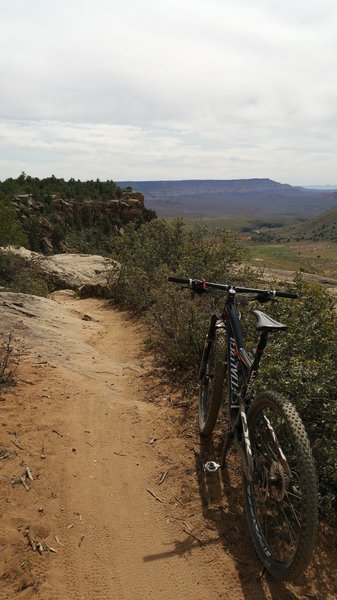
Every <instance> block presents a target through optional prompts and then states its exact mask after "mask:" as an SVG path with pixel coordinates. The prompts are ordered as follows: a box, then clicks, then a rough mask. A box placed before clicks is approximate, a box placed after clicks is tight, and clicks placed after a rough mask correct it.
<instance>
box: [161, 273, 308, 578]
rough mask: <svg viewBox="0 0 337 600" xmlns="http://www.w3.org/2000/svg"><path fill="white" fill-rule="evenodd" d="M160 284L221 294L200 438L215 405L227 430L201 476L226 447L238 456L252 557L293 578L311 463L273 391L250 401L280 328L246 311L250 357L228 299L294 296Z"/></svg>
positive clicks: (291, 411)
mask: <svg viewBox="0 0 337 600" xmlns="http://www.w3.org/2000/svg"><path fill="white" fill-rule="evenodd" d="M168 279H169V281H171V282H174V283H179V284H181V285H182V286H183V287H184V288H185V287H186V288H188V289H190V290H192V291H193V292H194V293H197V294H203V293H207V292H209V291H211V290H220V291H222V292H223V293H225V294H226V300H225V303H224V306H223V309H222V311H221V313H220V314H215V313H214V314H213V315H212V316H211V319H210V324H209V328H208V332H207V335H206V340H205V344H204V349H203V353H202V358H201V362H200V368H199V380H200V395H199V430H200V434H201V435H202V436H210V435H211V434H212V432H213V429H214V427H215V424H216V422H217V419H218V415H219V410H220V407H221V406H222V405H223V404H225V405H226V404H227V408H228V421H229V428H228V431H227V432H226V438H225V443H224V446H223V449H222V455H221V459H220V463H219V464H218V463H216V462H215V461H209V462H207V463H205V465H204V468H205V470H206V471H209V472H214V471H216V470H217V469H221V468H223V467H224V465H225V461H226V456H227V452H228V450H229V448H230V447H231V445H232V444H234V447H235V449H236V450H237V451H238V453H239V455H240V458H241V464H242V485H243V496H244V505H245V512H246V517H247V521H248V525H249V530H250V533H251V536H252V539H253V542H254V545H255V548H256V550H257V554H258V556H259V558H260V560H261V561H262V563H263V565H264V567H265V568H266V570H267V571H268V573H269V574H270V575H272V576H273V577H275V578H277V579H286V578H288V579H290V578H295V577H297V576H298V575H300V574H302V573H303V570H304V569H305V568H306V566H307V565H308V563H309V561H310V558H311V555H312V551H313V547H314V540H315V533H316V528H317V521H318V493H317V480H316V472H315V465H314V461H313V457H312V452H311V448H310V444H309V440H308V436H307V434H306V431H305V429H304V425H303V423H302V421H301V419H300V417H299V415H298V413H297V411H296V409H295V407H294V406H293V405H292V404H291V403H290V401H289V400H287V399H286V398H284V397H283V396H282V395H280V394H278V393H276V392H275V391H266V392H263V393H261V394H258V395H256V394H255V385H254V384H255V380H256V376H257V373H258V370H259V367H260V361H261V357H262V355H263V353H264V350H265V348H266V346H267V341H268V337H269V335H270V334H271V333H275V332H279V331H285V330H286V329H287V326H286V325H284V324H283V323H280V322H278V321H276V320H275V319H273V318H271V317H270V316H268V315H267V314H266V313H264V312H262V311H260V310H253V311H252V312H253V314H254V315H255V317H256V320H257V322H256V328H257V330H258V332H259V334H260V336H259V341H258V344H257V348H256V350H255V353H254V356H253V357H250V356H249V355H248V353H247V352H246V350H245V348H244V341H243V334H242V330H241V324H240V314H239V311H238V308H237V305H236V296H237V294H250V295H253V299H254V300H256V301H257V302H259V303H266V302H268V301H271V300H273V299H275V298H288V299H296V298H298V296H297V294H294V293H290V292H283V291H276V290H274V291H272V290H263V289H255V288H244V287H236V286H234V285H228V284H219V283H211V282H206V281H205V280H199V279H186V278H181V277H175V276H170V277H169V278H168ZM226 379H227V384H226ZM275 383H276V382H275Z"/></svg>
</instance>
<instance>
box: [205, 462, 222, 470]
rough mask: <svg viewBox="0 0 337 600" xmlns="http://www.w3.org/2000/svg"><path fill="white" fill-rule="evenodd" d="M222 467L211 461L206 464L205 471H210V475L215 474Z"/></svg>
mask: <svg viewBox="0 0 337 600" xmlns="http://www.w3.org/2000/svg"><path fill="white" fill-rule="evenodd" d="M220 467H221V465H219V463H217V462H215V461H214V460H209V461H207V462H206V463H205V464H204V469H205V471H208V473H215V472H216V471H217V470H218V469H220Z"/></svg>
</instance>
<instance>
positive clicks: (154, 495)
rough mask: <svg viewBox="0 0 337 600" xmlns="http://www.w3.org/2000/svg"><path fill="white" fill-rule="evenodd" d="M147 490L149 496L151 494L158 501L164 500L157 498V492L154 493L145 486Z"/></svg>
mask: <svg viewBox="0 0 337 600" xmlns="http://www.w3.org/2000/svg"><path fill="white" fill-rule="evenodd" d="M147 491H148V492H149V494H151V496H153V497H154V498H155V499H156V500H158V502H164V500H162V499H161V498H158V496H157V494H155V493H154V492H153V491H152V490H150V489H149V488H147Z"/></svg>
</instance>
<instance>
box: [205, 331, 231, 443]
mask: <svg viewBox="0 0 337 600" xmlns="http://www.w3.org/2000/svg"><path fill="white" fill-rule="evenodd" d="M225 361H226V332H225V331H224V329H220V328H219V329H216V330H215V337H214V340H213V341H212V343H211V348H210V351H209V355H208V359H207V363H206V366H205V372H204V376H203V378H202V380H201V383H200V394H199V430H200V433H201V435H204V436H208V435H211V433H212V432H213V429H214V427H215V424H216V422H217V418H218V414H219V409H220V405H221V402H222V398H223V390H224V380H225V372H226V365H225Z"/></svg>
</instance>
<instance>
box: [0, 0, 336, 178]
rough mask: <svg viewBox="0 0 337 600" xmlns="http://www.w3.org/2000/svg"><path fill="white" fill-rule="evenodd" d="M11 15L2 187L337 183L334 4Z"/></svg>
mask: <svg viewBox="0 0 337 600" xmlns="http://www.w3.org/2000/svg"><path fill="white" fill-rule="evenodd" d="M0 9H1V15H2V19H1V23H0V50H1V52H0V72H1V73H2V82H3V85H2V86H1V90H0V116H1V118H2V121H1V123H0V142H1V146H0V151H1V154H0V178H1V179H3V178H4V177H6V176H7V175H9V174H10V175H15V174H16V173H17V171H15V173H13V172H12V171H13V169H17V166H18V164H20V165H21V164H22V162H23V163H24V164H22V167H20V170H25V171H27V172H30V174H31V175H40V174H41V175H42V174H45V175H48V174H50V173H55V174H56V175H59V176H65V177H66V176H68V175H69V177H71V176H74V177H81V178H91V177H96V176H98V177H100V178H104V177H109V178H113V179H157V178H164V179H166V178H167V179H172V178H173V179H174V178H184V177H188V178H193V177H204V176H205V177H206V176H207V177H214V178H222V177H228V178H231V177H236V176H240V177H246V176H247V177H250V176H257V177H259V176H261V177H273V178H275V179H279V180H281V179H282V180H286V181H288V182H289V183H300V182H304V183H307V182H309V183H315V182H316V183H320V182H321V181H324V182H327V181H330V182H331V183H335V173H336V166H337V158H334V157H335V156H336V142H335V139H336V123H337V108H336V107H337V88H336V85H335V73H336V70H337V38H336V35H335V31H336V25H337V4H336V3H335V1H334V0H321V1H320V2H318V0H311V1H310V0H307V1H306V2H304V1H302V0H292V1H290V0H283V2H282V3H281V2H279V1H276V0H268V1H267V0H255V1H253V2H252V1H250V0H227V1H224V0H193V1H192V0H170V2H168V0H161V2H158V1H155V0H143V1H142V2H141V3H140V2H138V0H124V1H123V3H121V2H119V1H118V2H117V0H115V1H113V0H96V1H95V2H93V0H67V1H65V0H59V2H58V3H46V2H45V1H42V0H31V1H30V2H29V3H27V2H26V0H15V2H12V3H8V2H5V1H4V0H3V1H1V0H0ZM322 153H323V154H324V157H325V161H324V165H323V164H322V162H323V161H320V160H319V158H318V157H321V156H322ZM1 159H2V160H1ZM21 161H22V162H21ZM294 165H297V167H298V169H297V170H296V169H295V168H294ZM30 166H31V171H30ZM71 169H73V172H71ZM57 170H58V172H56V171H57ZM46 171H47V172H46Z"/></svg>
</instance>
